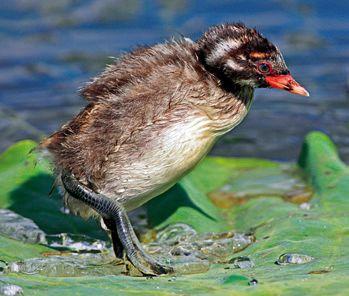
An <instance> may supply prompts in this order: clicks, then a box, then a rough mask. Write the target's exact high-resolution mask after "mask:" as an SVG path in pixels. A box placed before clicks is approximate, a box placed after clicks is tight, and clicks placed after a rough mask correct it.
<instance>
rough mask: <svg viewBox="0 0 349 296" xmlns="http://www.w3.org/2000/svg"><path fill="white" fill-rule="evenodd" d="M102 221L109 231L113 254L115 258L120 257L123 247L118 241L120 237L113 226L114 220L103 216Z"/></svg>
mask: <svg viewBox="0 0 349 296" xmlns="http://www.w3.org/2000/svg"><path fill="white" fill-rule="evenodd" d="M103 221H104V224H105V226H107V228H108V229H109V231H110V234H111V239H112V242H113V249H114V253H115V256H116V258H120V259H122V257H123V251H124V247H123V245H122V242H121V241H120V238H119V236H118V231H117V229H116V227H115V223H114V220H113V219H109V218H103Z"/></svg>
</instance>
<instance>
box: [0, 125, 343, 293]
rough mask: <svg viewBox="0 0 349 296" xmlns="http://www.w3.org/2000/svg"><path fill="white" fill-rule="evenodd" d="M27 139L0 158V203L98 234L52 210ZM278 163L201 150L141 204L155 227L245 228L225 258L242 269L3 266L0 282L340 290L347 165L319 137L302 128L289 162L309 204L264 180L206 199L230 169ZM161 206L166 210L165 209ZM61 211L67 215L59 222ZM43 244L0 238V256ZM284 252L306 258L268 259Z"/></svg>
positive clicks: (140, 288)
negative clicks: (198, 158)
mask: <svg viewBox="0 0 349 296" xmlns="http://www.w3.org/2000/svg"><path fill="white" fill-rule="evenodd" d="M34 146H35V144H34V143H32V142H20V143H18V144H16V145H15V146H14V147H12V148H10V150H8V151H7V152H5V154H3V156H1V157H0V185H1V187H2V192H1V193H0V204H1V206H2V207H4V208H11V209H12V210H14V211H16V209H17V210H19V211H16V212H19V213H20V214H21V215H23V216H24V217H28V218H31V219H32V220H34V221H35V222H36V223H37V224H38V225H39V226H40V228H42V229H44V230H45V231H47V232H50V233H54V232H57V233H58V232H65V231H66V229H67V227H68V226H69V225H70V223H71V224H72V225H73V226H69V227H71V228H70V229H69V230H70V231H69V232H73V233H74V232H75V233H80V232H81V233H85V234H89V235H93V234H94V235H96V234H97V235H98V230H97V228H96V226H95V225H94V224H93V223H92V222H89V223H91V224H88V223H87V224H86V222H85V221H81V220H79V219H78V218H76V217H71V216H66V215H64V216H63V214H62V213H60V212H59V210H58V209H59V206H60V205H59V202H58V201H57V200H55V199H48V198H47V196H46V192H48V191H49V187H50V184H47V183H48V181H49V180H50V181H52V177H51V175H50V172H49V169H48V167H47V166H46V165H43V164H41V163H39V164H38V165H37V166H36V167H35V168H32V167H31V166H29V165H28V163H29V162H28V154H27V152H28V151H29V150H30V149H32V148H33V147H34ZM33 157H34V156H33ZM281 166H282V165H280V164H279V163H277V162H272V161H266V160H258V159H238V158H237V159H234V158H229V159H228V158H213V157H209V158H207V159H205V160H204V161H203V162H202V163H201V164H200V165H199V166H198V167H197V168H196V169H195V170H194V171H193V172H191V173H190V174H189V175H188V176H186V177H185V178H184V179H183V180H182V181H181V182H180V183H179V184H178V185H177V186H176V188H174V189H172V191H170V192H168V193H166V194H164V195H163V196H162V197H161V198H156V199H154V200H153V201H152V202H151V203H150V204H149V205H148V207H147V211H148V219H149V222H150V224H151V225H152V226H153V227H154V228H155V229H160V228H163V227H165V226H166V225H169V224H172V223H185V224H187V225H190V226H191V227H192V228H193V229H195V230H196V231H197V232H199V233H206V232H210V231H226V230H234V231H240V232H251V233H253V234H254V236H255V237H256V241H255V242H254V243H253V244H252V245H250V246H249V247H248V248H246V249H244V250H243V251H241V252H240V253H238V255H233V254H232V256H231V257H232V258H234V257H236V256H241V257H248V258H250V259H251V260H252V261H253V262H254V265H253V266H252V267H251V268H248V269H234V268H231V266H230V265H231V264H228V263H227V264H214V265H212V266H211V268H210V270H208V271H207V272H206V273H201V274H193V275H185V276H176V277H171V276H162V277H159V278H153V279H146V278H135V277H128V276H124V275H106V276H91V275H86V276H80V277H50V278H48V277H46V276H44V275H23V274H6V275H3V276H2V277H1V281H2V283H8V284H15V285H18V286H20V287H22V288H23V290H24V293H25V295H42V294H45V295H62V293H63V294H64V293H65V294H69V295H73V294H76V295H82V294H84V293H98V294H99V295H110V294H117V295H137V294H142V295H173V294H177V295H248V294H254V295H329V294H335V295H347V294H348V293H349V284H348V278H349V276H348V273H349V253H348V249H349V236H348V233H349V219H348V214H347V213H348V212H349V169H348V167H347V166H346V165H345V164H343V163H342V162H341V161H340V159H339V158H338V155H337V152H336V148H335V146H334V144H333V143H332V142H331V141H330V139H329V138H328V137H327V136H326V135H324V134H322V133H319V132H315V133H311V134H309V135H308V136H307V137H306V139H305V142H304V145H303V149H302V153H301V156H300V159H299V167H300V168H301V169H302V170H303V171H304V172H305V178H306V179H307V180H308V182H309V184H310V185H311V187H312V190H313V192H314V194H313V196H312V198H311V200H310V201H309V204H310V207H309V208H307V209H306V208H302V207H300V206H299V205H298V204H294V203H290V202H286V201H285V200H284V199H283V198H282V196H280V194H275V192H273V194H271V193H270V192H269V193H268V192H267V191H268V190H269V189H270V188H269V189H268V190H266V191H265V192H264V193H265V194H263V196H260V195H259V196H258V198H248V195H245V196H242V198H244V197H246V199H247V200H246V201H245V202H243V203H241V204H235V205H234V206H233V207H230V208H228V209H224V210H221V209H219V208H217V207H215V206H214V204H213V203H212V202H211V201H210V199H209V198H208V194H209V193H211V192H214V191H219V189H220V188H222V187H224V186H225V185H226V184H229V183H231V181H232V177H233V176H234V174H236V173H237V172H239V171H245V172H246V171H247V170H254V169H258V170H260V172H261V173H258V174H262V171H263V168H265V169H266V171H269V172H270V169H272V170H274V169H276V170H277V169H280V168H281ZM234 172H235V173H234ZM30 180H31V181H30ZM238 185H239V184H236V186H238ZM239 186H240V185H239ZM18 188H21V190H18ZM235 188H237V187H235ZM46 189H47V191H46ZM240 189H241V188H240ZM240 189H239V190H240ZM234 190H235V189H234V188H231V191H232V192H234ZM183 192H184V194H185V196H184V197H183ZM239 192H241V190H240V191H239ZM268 194H269V195H268ZM28 198H30V201H27V199H28ZM46 199H47V200H48V201H46ZM33 200H35V202H33ZM178 200H179V203H178V202H177V201H178ZM165 201H166V202H165ZM18 203H24V204H25V203H28V204H27V205H26V206H20V205H18ZM29 203H30V205H29ZM41 203H43V204H41ZM51 203H52V204H51ZM176 205H177V207H176ZM46 207H47V213H45V209H46ZM167 207H169V208H171V210H170V211H166V208H167ZM159 209H162V212H161V213H159ZM36 215H42V217H41V218H40V219H39V218H38V217H36ZM61 215H62V216H61ZM63 217H64V219H67V220H68V221H69V223H67V222H65V223H63V222H62V221H63V220H64V219H63ZM61 222H62V223H61ZM60 223H61V224H60ZM84 223H85V224H84ZM51 224H52V225H51ZM67 225H68V226H67ZM47 249H48V248H46V247H43V246H40V245H35V244H24V243H21V242H17V241H14V240H11V239H8V238H4V237H0V259H2V260H5V261H11V260H18V259H25V258H33V257H38V256H40V254H43V253H44V252H47ZM48 250H50V249H48ZM285 253H288V254H302V256H309V257H311V258H313V260H309V261H308V262H305V263H304V264H286V265H277V264H275V261H276V260H278V258H279V257H280V256H281V255H283V254H285ZM306 258H308V257H306ZM254 279H255V280H257V282H258V283H257V282H256V281H254ZM251 283H257V284H255V285H252V284H251Z"/></svg>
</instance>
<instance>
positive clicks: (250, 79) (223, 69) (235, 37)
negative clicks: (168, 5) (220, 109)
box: [197, 23, 309, 96]
mask: <svg viewBox="0 0 349 296" xmlns="http://www.w3.org/2000/svg"><path fill="white" fill-rule="evenodd" d="M197 42H198V45H199V57H200V60H201V62H202V63H203V64H204V65H205V67H206V68H207V69H208V70H209V71H210V72H212V73H213V74H214V75H216V76H217V77H218V78H219V79H220V80H221V81H223V82H224V83H225V84H229V83H230V84H232V83H233V84H236V85H241V86H250V87H253V88H265V87H271V88H278V89H283V90H286V91H289V92H291V93H294V94H298V95H302V96H309V93H308V92H307V90H306V89H305V88H304V87H302V86H301V85H300V84H299V83H298V82H297V81H296V80H295V79H294V78H293V77H292V76H291V74H290V71H289V70H288V68H287V66H286V63H285V61H284V58H283V56H282V54H281V52H280V51H279V49H278V48H277V47H276V46H275V45H274V44H272V43H271V42H270V41H268V39H266V38H265V37H263V36H262V35H261V34H260V33H259V32H257V31H256V30H255V29H250V28H247V27H246V26H245V25H243V24H241V23H238V24H235V23H234V24H224V25H219V26H215V27H212V28H210V29H209V30H208V31H207V32H206V33H205V34H204V35H203V36H202V37H201V38H200V39H199V40H198V41H197Z"/></svg>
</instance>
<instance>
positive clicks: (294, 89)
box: [265, 74, 309, 97]
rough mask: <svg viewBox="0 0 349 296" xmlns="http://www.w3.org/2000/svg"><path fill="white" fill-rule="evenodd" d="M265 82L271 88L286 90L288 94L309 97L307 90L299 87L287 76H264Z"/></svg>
mask: <svg viewBox="0 0 349 296" xmlns="http://www.w3.org/2000/svg"><path fill="white" fill-rule="evenodd" d="M265 81H266V82H267V83H268V84H269V86H270V87H272V88H279V89H283V90H287V91H289V92H290V93H293V94H297V95H301V96H305V97H309V93H308V92H307V90H306V89H305V88H304V87H303V86H301V85H300V84H299V83H298V82H297V81H296V80H294V79H293V77H292V76H291V75H290V74H288V75H275V76H266V77H265Z"/></svg>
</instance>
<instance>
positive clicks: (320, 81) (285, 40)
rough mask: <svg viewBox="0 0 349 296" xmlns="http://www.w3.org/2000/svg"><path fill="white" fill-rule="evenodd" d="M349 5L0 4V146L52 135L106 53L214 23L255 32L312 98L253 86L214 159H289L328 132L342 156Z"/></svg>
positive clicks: (109, 0) (273, 1)
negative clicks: (251, 97)
mask: <svg viewBox="0 0 349 296" xmlns="http://www.w3.org/2000/svg"><path fill="white" fill-rule="evenodd" d="M347 11H349V2H348V1H336V3H335V5H334V4H333V3H332V2H331V1H325V0H320V1H318V0H317V1H315V0H313V1H296V0H282V1H281V0H266V1H257V0H253V1H242V0H239V1H238V0H236V1H227V0H224V1H213V0H205V1H201V0H200V1H199V0H196V1H185V0H157V1H150V0H149V1H138V0H87V1H85V0H56V1H40V0H11V1H10V0H4V1H1V3H0V40H1V45H2V46H1V48H0V90H1V91H0V114H1V118H0V135H1V136H0V149H1V150H3V149H4V148H5V147H7V146H8V145H10V144H11V142H13V141H16V140H18V139H21V138H28V137H29V138H34V139H37V138H40V137H41V136H42V134H47V133H50V132H52V131H54V130H56V129H57V128H58V127H59V126H60V125H61V124H63V123H64V122H65V121H67V120H68V119H69V118H71V117H72V116H73V114H76V113H77V112H78V110H79V109H80V108H81V107H82V106H84V104H85V103H84V101H83V100H82V99H81V98H79V96H78V94H77V89H78V88H79V87H80V86H81V85H82V83H84V82H85V81H87V80H88V79H89V78H90V77H93V76H94V75H95V74H97V73H98V72H100V71H101V70H102V69H103V67H104V65H105V64H106V63H110V62H111V59H110V58H109V57H110V56H118V55H119V54H120V53H121V52H123V51H126V50H129V49H130V48H132V47H134V46H135V45H137V44H152V43H156V42H161V41H163V40H164V39H165V38H167V37H170V36H172V35H176V34H177V35H178V34H183V35H185V36H188V37H191V38H193V39H195V38H197V37H198V36H200V34H201V32H202V31H203V30H205V29H206V28H207V27H208V26H210V25H212V24H217V23H222V22H225V21H243V22H245V23H246V24H247V25H249V26H257V27H258V28H259V29H260V31H262V32H263V33H264V34H265V35H266V36H267V37H269V38H270V39H271V40H272V41H274V42H275V43H276V44H278V46H279V47H280V49H281V50H282V52H283V53H284V55H285V58H286V61H287V63H288V65H289V68H290V69H291V72H292V73H293V74H294V76H295V77H296V79H297V80H299V81H300V82H301V83H302V84H304V85H305V86H306V87H307V89H308V90H309V91H310V93H311V97H310V98H304V97H297V96H294V95H291V94H288V93H285V92H281V91H276V90H259V91H257V94H256V97H257V98H256V100H255V102H254V104H253V107H252V110H251V112H250V114H249V116H248V118H247V119H246V120H245V121H244V123H243V124H241V125H240V126H239V127H238V128H237V129H236V130H234V131H232V132H231V133H230V134H229V135H227V136H226V137H224V138H223V139H222V140H221V141H220V142H219V143H218V144H217V145H216V146H215V148H214V150H213V152H212V153H213V154H219V155H227V156H230V155H234V156H254V157H267V158H272V159H280V160H290V159H295V158H296V156H297V154H298V151H299V149H300V145H301V142H302V139H303V137H304V135H305V134H306V133H307V132H309V131H311V130H314V129H317V130H322V131H325V132H327V133H329V134H330V135H331V136H332V137H333V139H334V140H335V142H336V144H338V145H339V147H340V152H341V155H342V157H343V158H344V159H346V160H347V161H348V160H349V138H348V136H347V135H348V131H349V123H348V117H349V110H348V109H349V102H348V93H347V91H348V73H349V71H348V69H349V67H348V65H349V59H348V57H349V34H348V33H349V19H348V17H347Z"/></svg>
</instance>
